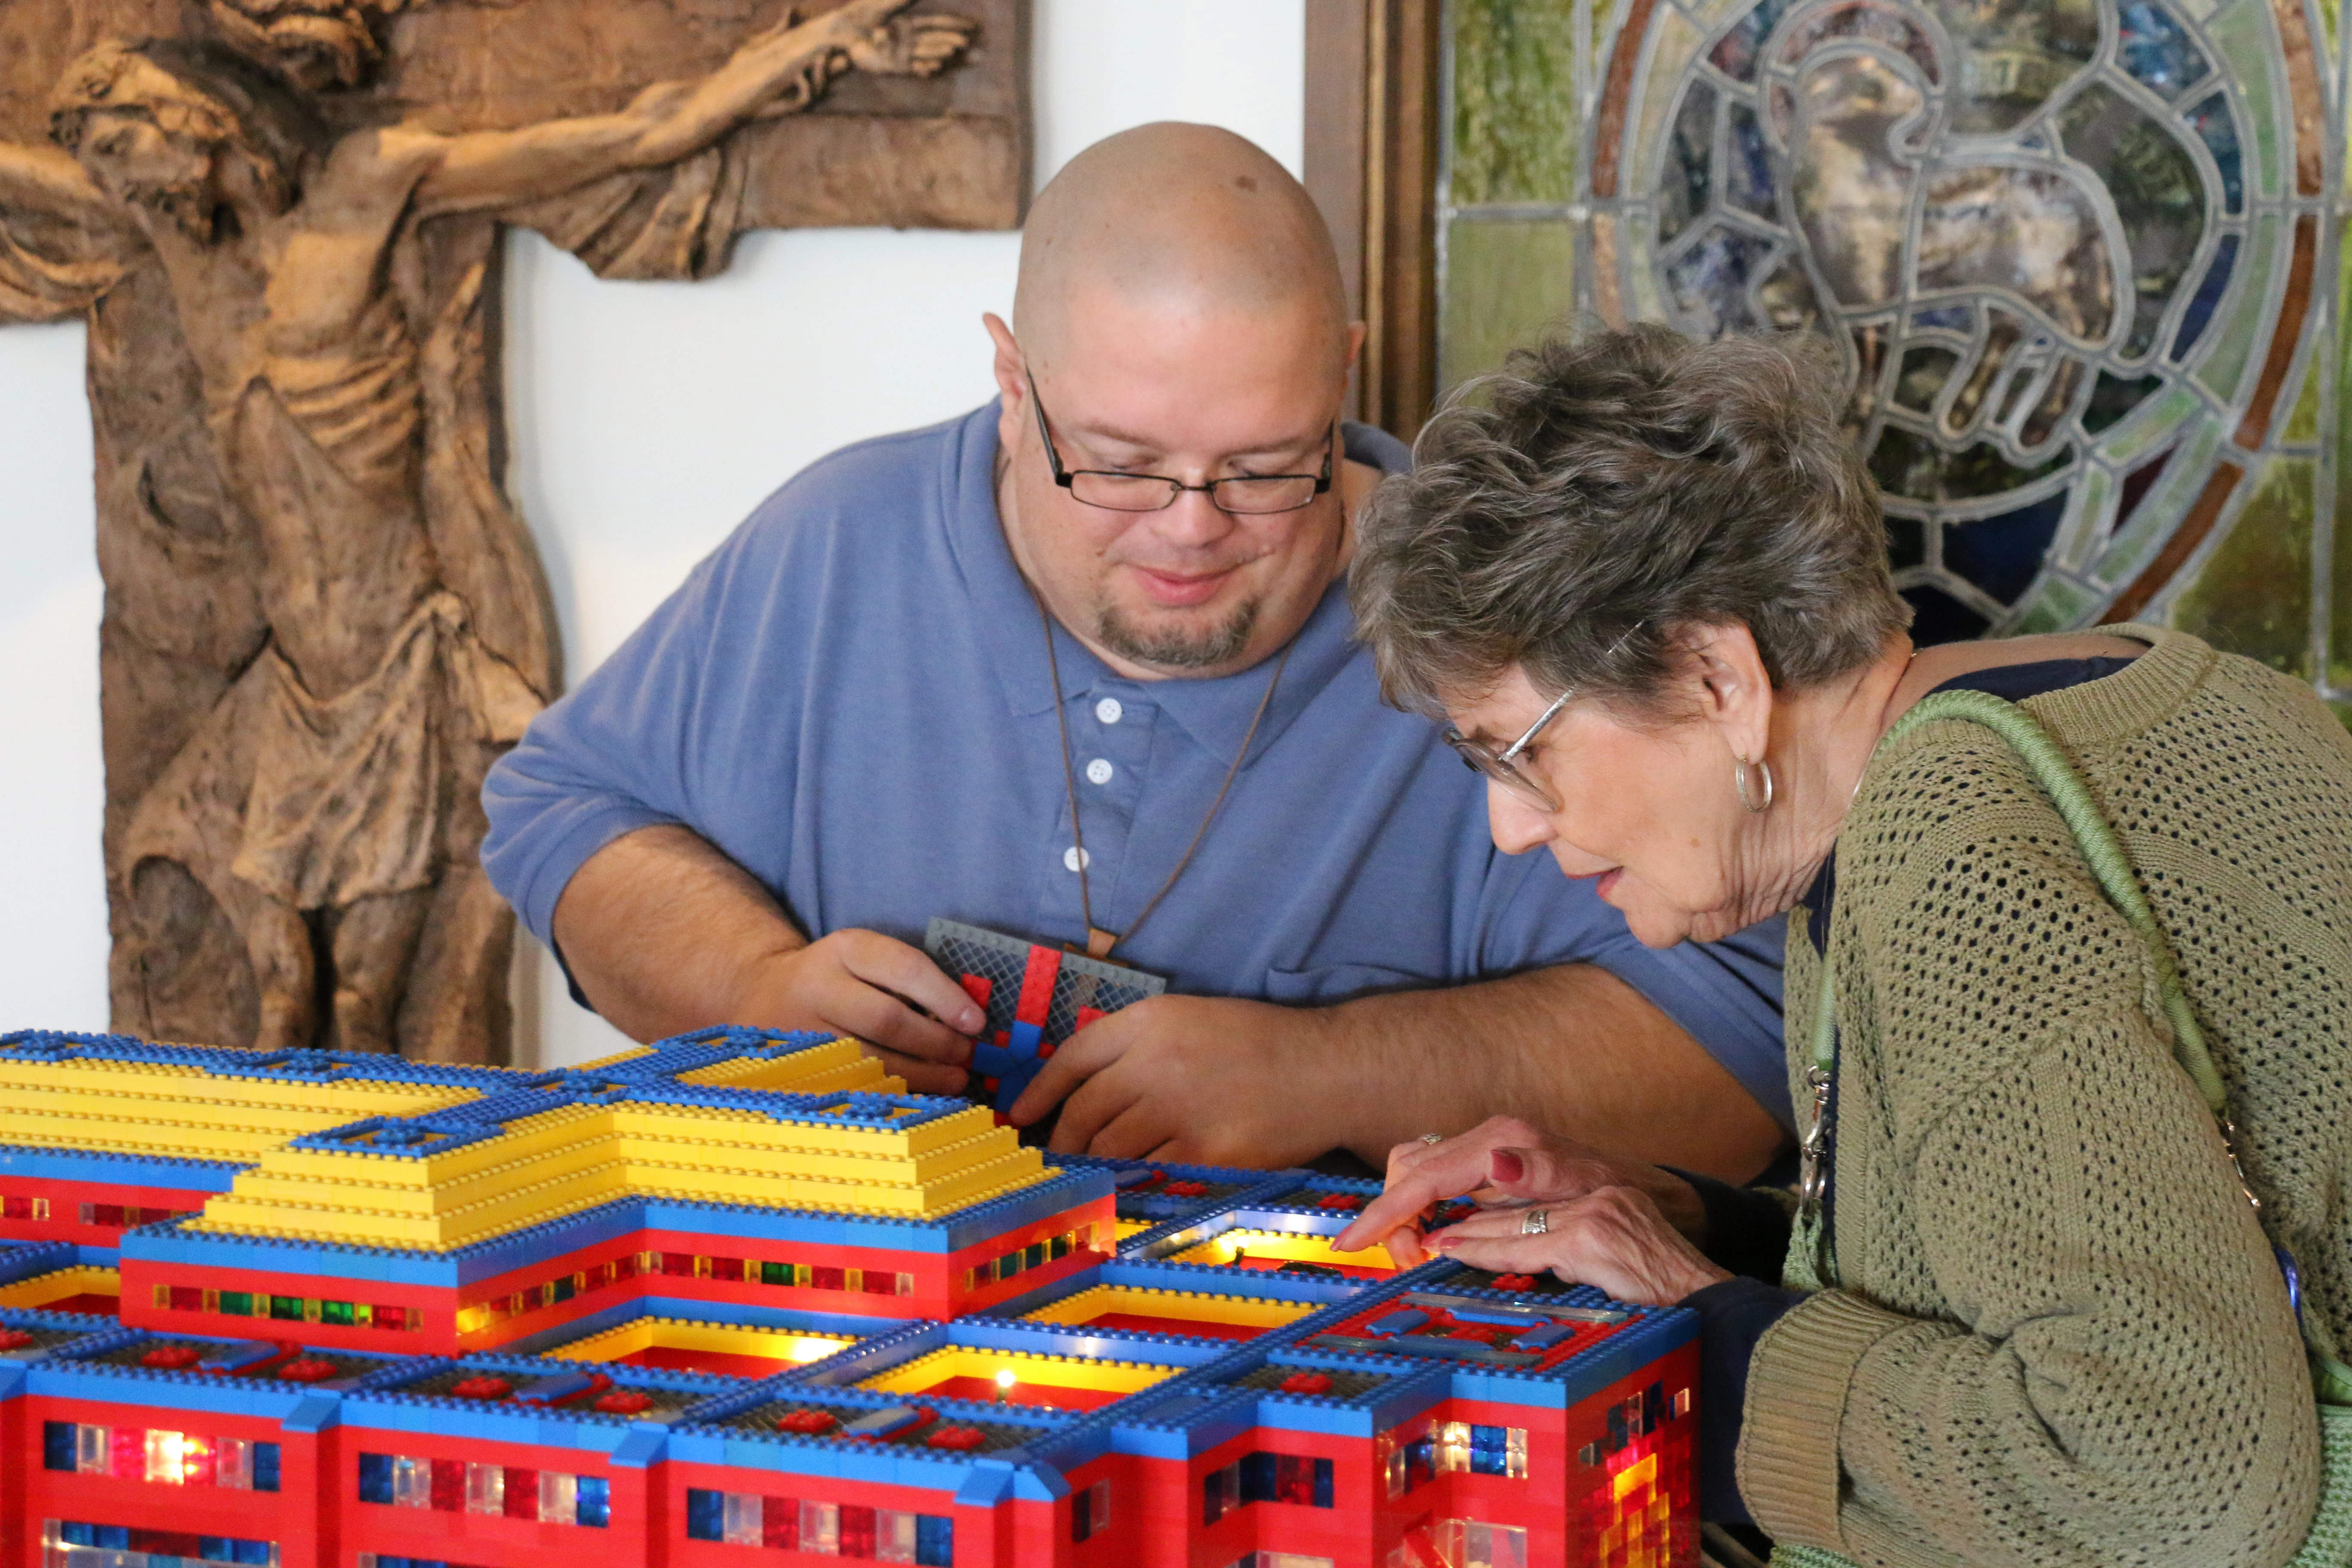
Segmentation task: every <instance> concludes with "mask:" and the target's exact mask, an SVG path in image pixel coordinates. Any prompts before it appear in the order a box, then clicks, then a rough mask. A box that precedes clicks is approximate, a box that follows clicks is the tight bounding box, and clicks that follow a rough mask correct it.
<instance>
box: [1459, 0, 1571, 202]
mask: <svg viewBox="0 0 2352 1568" xmlns="http://www.w3.org/2000/svg"><path fill="white" fill-rule="evenodd" d="M1448 10H1449V11H1450V12H1451V13H1452V16H1453V23H1454V125H1453V145H1452V147H1451V149H1450V152H1451V153H1452V157H1451V160H1450V163H1449V165H1448V167H1449V173H1450V176H1451V179H1452V188H1451V192H1450V196H1451V200H1452V201H1453V204H1454V205H1455V206H1480V205H1489V204H1494V203H1507V202H1569V201H1573V200H1574V199H1575V195H1576V91H1575V86H1576V77H1575V69H1576V40H1575V34H1574V31H1573V26H1572V25H1573V23H1574V21H1575V17H1576V8H1575V7H1574V6H1573V5H1570V4H1568V3H1567V0H1456V3H1455V4H1454V5H1451V6H1449V7H1448Z"/></svg>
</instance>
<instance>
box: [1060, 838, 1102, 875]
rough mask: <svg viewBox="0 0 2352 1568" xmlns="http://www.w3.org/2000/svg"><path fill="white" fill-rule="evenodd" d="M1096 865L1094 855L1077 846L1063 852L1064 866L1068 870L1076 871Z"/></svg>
mask: <svg viewBox="0 0 2352 1568" xmlns="http://www.w3.org/2000/svg"><path fill="white" fill-rule="evenodd" d="M1094 863H1095V858H1094V856H1093V854H1092V853H1091V852H1089V851H1087V850H1084V849H1081V848H1079V847H1077V846H1076V845H1075V844H1073V845H1071V846H1070V847H1068V848H1067V849H1065V850H1063V851H1062V866H1063V868H1064V869H1066V870H1070V871H1075V870H1076V869H1077V868H1080V867H1081V866H1091V865H1093V864H1094Z"/></svg>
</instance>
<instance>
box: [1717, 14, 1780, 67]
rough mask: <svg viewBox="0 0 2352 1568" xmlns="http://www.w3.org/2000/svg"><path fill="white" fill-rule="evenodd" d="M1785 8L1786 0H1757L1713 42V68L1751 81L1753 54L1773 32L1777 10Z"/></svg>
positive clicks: (1757, 51) (1778, 16) (1754, 58)
mask: <svg viewBox="0 0 2352 1568" xmlns="http://www.w3.org/2000/svg"><path fill="white" fill-rule="evenodd" d="M1788 8H1789V0H1759V4H1758V5H1757V7H1756V8H1755V9H1754V10H1752V11H1750V12H1748V15H1746V16H1742V17H1740V18H1739V20H1738V23H1737V24H1735V25H1734V26H1733V27H1732V29H1731V31H1729V32H1727V33H1726V34H1724V35H1723V40H1722V42H1720V43H1718V44H1717V45H1716V46H1715V53H1714V54H1712V55H1710V56H1709V57H1708V58H1709V59H1711V60H1712V61H1713V62H1714V64H1715V68H1716V69H1717V70H1719V71H1721V72H1722V73H1723V74H1724V75H1726V76H1727V77H1729V78H1731V79H1733V80H1735V81H1754V80H1755V79H1756V57H1757V56H1758V55H1759V54H1760V53H1761V52H1762V51H1763V48H1764V40H1765V39H1767V38H1769V37H1771V36H1772V27H1773V25H1774V24H1775V23H1777V22H1779V21H1780V13H1781V12H1783V11H1785V10H1787V9H1788Z"/></svg>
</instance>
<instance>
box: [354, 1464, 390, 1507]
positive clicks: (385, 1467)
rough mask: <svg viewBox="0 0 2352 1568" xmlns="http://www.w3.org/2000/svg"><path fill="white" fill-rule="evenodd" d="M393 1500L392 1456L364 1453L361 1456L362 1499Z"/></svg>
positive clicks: (364, 1500) (367, 1500)
mask: <svg viewBox="0 0 2352 1568" xmlns="http://www.w3.org/2000/svg"><path fill="white" fill-rule="evenodd" d="M391 1500H392V1456H391V1455H390V1454H362V1455H361V1456H360V1501H362V1502H382V1503H388V1502H390V1501H391Z"/></svg>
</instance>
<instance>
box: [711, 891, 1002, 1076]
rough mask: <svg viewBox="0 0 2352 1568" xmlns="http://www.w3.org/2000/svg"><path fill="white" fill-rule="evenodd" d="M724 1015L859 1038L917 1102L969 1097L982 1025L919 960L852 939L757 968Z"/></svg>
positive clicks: (876, 938) (880, 943) (871, 934)
mask: <svg viewBox="0 0 2352 1568" xmlns="http://www.w3.org/2000/svg"><path fill="white" fill-rule="evenodd" d="M728 1011H729V1014H730V1016H731V1017H732V1018H733V1019H734V1020H735V1021H737V1022H740V1023H744V1024H749V1025H752V1026H761V1027H768V1028H791V1029H830V1030H832V1031H833V1032H834V1033H835V1034H838V1035H854V1036H856V1037H857V1038H858V1039H860V1040H862V1041H864V1042H865V1043H866V1045H867V1046H868V1047H870V1048H871V1051H872V1054H873V1055H875V1056H876V1057H878V1058H881V1061H882V1064H883V1066H885V1067H887V1068H889V1069H890V1070H891V1071H892V1072H894V1073H897V1074H898V1076H899V1077H900V1078H903V1079H906V1080H907V1087H908V1089H912V1090H914V1091H915V1092H916V1093H918V1094H961V1093H962V1092H963V1089H964V1081H965V1075H966V1069H967V1068H969V1067H970V1066H971V1038H972V1037H973V1036H974V1035H977V1034H978V1033H980V1028H981V1025H982V1023H983V1022H984V1021H985V1020H986V1015H985V1014H983V1013H982V1011H981V1010H980V1008H979V1007H978V1005H975V1004H974V1003H973V1002H972V999H971V997H970V996H968V995H966V994H964V989H963V987H962V986H961V985H958V984H956V983H955V982H954V981H952V980H950V979H949V978H948V977H947V976H946V975H945V974H944V973H941V972H940V966H939V965H938V964H936V963H932V962H931V961H930V960H929V958H927V957H926V956H924V954H923V953H922V952H920V951H919V950H918V949H915V948H912V947H909V946H908V945H907V944H906V943H905V942H899V941H898V940H896V939H895V938H892V937H887V936H884V935H883V934H882V933H881V932H879V931H855V930H852V931H835V932H834V933H833V934H832V935H830V936H824V937H819V938H818V939H817V940H816V941H814V942H810V943H809V944H808V945H807V946H806V947H803V948H800V949H798V950H796V951H794V952H783V953H777V954H774V955H772V956H771V957H769V958H766V959H764V960H762V961H761V963H758V964H756V965H754V966H752V967H751V969H750V970H748V971H747V972H746V973H744V974H743V976H742V980H741V983H740V988H739V989H738V990H737V992H736V994H735V997H734V999H733V1001H732V1003H731V1005H730V1007H729V1009H728Z"/></svg>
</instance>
